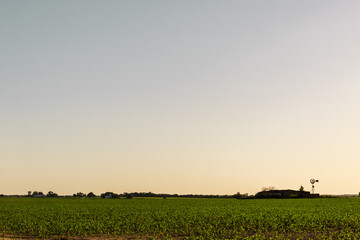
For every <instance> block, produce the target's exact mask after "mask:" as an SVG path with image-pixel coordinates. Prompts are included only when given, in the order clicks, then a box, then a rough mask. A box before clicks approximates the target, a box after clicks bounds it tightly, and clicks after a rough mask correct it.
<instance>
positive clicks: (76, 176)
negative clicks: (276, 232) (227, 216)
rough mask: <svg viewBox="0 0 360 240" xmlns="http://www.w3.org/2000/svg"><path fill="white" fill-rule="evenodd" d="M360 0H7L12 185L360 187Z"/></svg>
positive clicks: (2, 54)
mask: <svg viewBox="0 0 360 240" xmlns="http://www.w3.org/2000/svg"><path fill="white" fill-rule="evenodd" d="M359 12H360V2H359V1H355V0H354V1H342V0H341V1H340V0H338V1H332V0H326V1H325V0H320V1H310V0H307V1H285V0H283V1H269V0H263V1H260V0H256V1H230V0H228V1H220V0H219V1H212V0H206V1H201V0H198V1H190V0H189V1H180V0H179V1H165V0H163V1H158V0H153V1H109V0H107V1H91V0H86V1H84V0H79V1H69V0H67V1H66V0H64V1H47V0H43V1H37V0H32V1H13V0H11V1H10V0H1V1H0V30H1V38H0V109H1V117H0V133H1V134H0V164H1V173H0V193H3V194H26V193H27V191H29V190H31V191H35V190H36V191H43V192H47V191H50V190H51V191H54V192H57V193H59V194H72V193H75V192H79V191H81V192H85V193H87V192H90V191H93V192H94V193H96V194H100V193H102V192H105V191H113V192H117V193H122V192H135V191H137V192H149V191H151V192H155V193H201V194H234V193H236V192H238V191H240V192H241V193H246V192H247V193H249V194H254V193H256V192H258V191H260V190H261V188H262V187H266V186H275V187H276V188H278V189H289V188H290V189H298V188H299V187H300V185H303V186H304V187H305V190H309V191H310V190H311V184H310V182H309V180H310V178H316V179H319V180H320V182H319V183H318V184H317V186H316V191H317V192H319V193H329V194H343V193H344V194H345V193H347V194H350V193H351V194H356V193H358V192H359V191H360V188H359V182H360V174H359V169H360V151H359V150H360V147H359V144H360V44H359V43H360V14H359Z"/></svg>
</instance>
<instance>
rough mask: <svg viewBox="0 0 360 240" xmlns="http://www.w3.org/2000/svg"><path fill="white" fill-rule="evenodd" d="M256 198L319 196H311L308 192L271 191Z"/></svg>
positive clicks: (312, 196) (257, 195)
mask: <svg viewBox="0 0 360 240" xmlns="http://www.w3.org/2000/svg"><path fill="white" fill-rule="evenodd" d="M255 197H257V198H316V197H319V194H310V192H307V191H296V190H290V189H286V190H269V191H262V192H258V193H257V194H256V195H255Z"/></svg>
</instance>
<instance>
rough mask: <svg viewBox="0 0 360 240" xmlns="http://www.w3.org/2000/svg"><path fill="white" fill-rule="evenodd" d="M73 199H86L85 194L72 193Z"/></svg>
mask: <svg viewBox="0 0 360 240" xmlns="http://www.w3.org/2000/svg"><path fill="white" fill-rule="evenodd" d="M73 197H78V198H82V197H86V194H85V193H82V192H78V193H74V194H73Z"/></svg>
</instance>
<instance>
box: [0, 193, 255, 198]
mask: <svg viewBox="0 0 360 240" xmlns="http://www.w3.org/2000/svg"><path fill="white" fill-rule="evenodd" d="M0 197H34V198H45V197H47V198H56V197H61V198H66V197H67V198H71V197H73V198H96V197H97V198H115V199H120V198H126V199H131V198H133V197H158V198H164V199H165V198H170V197H171V198H237V199H240V198H249V197H251V196H248V194H240V192H237V193H236V194H233V195H214V194H167V193H153V192H131V193H127V192H124V193H120V194H119V193H114V192H105V193H101V194H100V195H96V194H94V193H93V192H89V193H83V192H77V193H74V194H72V195H59V194H57V193H55V192H53V191H49V192H48V193H46V194H44V193H43V192H41V191H28V193H27V195H3V194H0Z"/></svg>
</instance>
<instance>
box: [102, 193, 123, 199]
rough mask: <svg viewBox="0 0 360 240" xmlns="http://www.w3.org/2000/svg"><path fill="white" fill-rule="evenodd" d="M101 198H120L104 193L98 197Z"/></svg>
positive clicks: (116, 195) (113, 194) (117, 195)
mask: <svg viewBox="0 0 360 240" xmlns="http://www.w3.org/2000/svg"><path fill="white" fill-rule="evenodd" d="M100 197H101V198H120V195H119V194H116V193H113V192H106V193H102V194H101V195H100Z"/></svg>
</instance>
